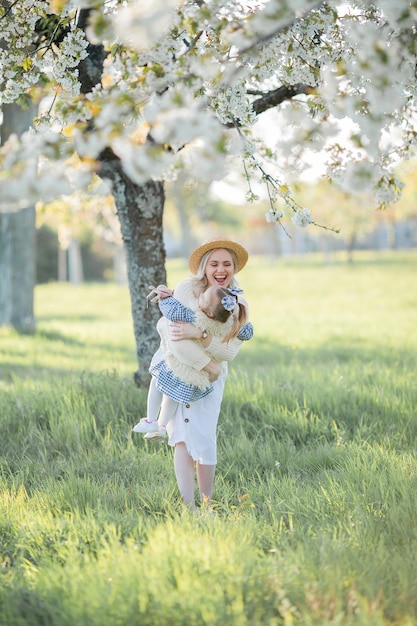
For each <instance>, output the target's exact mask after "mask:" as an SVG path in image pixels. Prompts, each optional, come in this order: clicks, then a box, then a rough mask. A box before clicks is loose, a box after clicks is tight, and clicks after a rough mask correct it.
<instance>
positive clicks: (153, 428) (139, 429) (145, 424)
mask: <svg viewBox="0 0 417 626" xmlns="http://www.w3.org/2000/svg"><path fill="white" fill-rule="evenodd" d="M132 430H133V432H134V433H155V432H156V433H157V432H158V431H159V427H158V421H157V420H154V421H153V422H149V421H148V418H147V417H142V419H141V420H140V422H138V423H137V424H136V426H134V427H133V428H132Z"/></svg>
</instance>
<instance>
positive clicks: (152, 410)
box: [146, 376, 163, 422]
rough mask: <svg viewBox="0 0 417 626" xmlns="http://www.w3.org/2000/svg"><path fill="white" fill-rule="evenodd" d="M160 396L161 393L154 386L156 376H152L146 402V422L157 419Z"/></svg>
mask: <svg viewBox="0 0 417 626" xmlns="http://www.w3.org/2000/svg"><path fill="white" fill-rule="evenodd" d="M162 398H163V396H162V393H161V392H160V391H159V389H158V387H157V386H156V378H155V377H154V376H152V380H151V382H150V385H149V391H148V400H147V403H146V419H147V420H148V422H154V421H155V420H157V419H158V415H159V409H160V408H161V402H162Z"/></svg>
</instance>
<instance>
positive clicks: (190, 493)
mask: <svg viewBox="0 0 417 626" xmlns="http://www.w3.org/2000/svg"><path fill="white" fill-rule="evenodd" d="M174 469H175V476H176V478H177V484H178V489H179V491H180V494H181V497H182V499H183V501H184V504H186V505H187V506H188V507H189V508H190V509H191V510H192V511H193V510H194V509H195V502H194V461H193V459H192V457H190V455H189V454H188V452H187V448H186V447H185V443H183V442H181V443H177V444H176V445H175V450H174Z"/></svg>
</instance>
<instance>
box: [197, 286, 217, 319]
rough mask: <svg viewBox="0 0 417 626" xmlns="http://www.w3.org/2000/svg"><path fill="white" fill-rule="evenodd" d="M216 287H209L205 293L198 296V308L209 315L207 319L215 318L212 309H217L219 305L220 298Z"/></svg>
mask: <svg viewBox="0 0 417 626" xmlns="http://www.w3.org/2000/svg"><path fill="white" fill-rule="evenodd" d="M216 290H217V286H216V287H208V288H207V289H206V290H205V291H203V293H200V295H199V296H198V308H199V309H200V311H203V313H205V314H206V315H207V317H213V313H212V309H214V308H215V306H216V304H217V303H218V302H217V301H218V298H217V296H216Z"/></svg>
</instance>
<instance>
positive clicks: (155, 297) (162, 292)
mask: <svg viewBox="0 0 417 626" xmlns="http://www.w3.org/2000/svg"><path fill="white" fill-rule="evenodd" d="M149 289H152V291H151V292H149V293H148V295H147V296H146V299H147V300H148V302H158V301H159V299H160V298H162V299H164V298H170V297H171V296H172V294H173V293H174V292H173V291H172V289H168V287H167V286H166V285H158V287H152V285H149Z"/></svg>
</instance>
